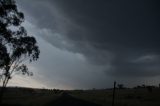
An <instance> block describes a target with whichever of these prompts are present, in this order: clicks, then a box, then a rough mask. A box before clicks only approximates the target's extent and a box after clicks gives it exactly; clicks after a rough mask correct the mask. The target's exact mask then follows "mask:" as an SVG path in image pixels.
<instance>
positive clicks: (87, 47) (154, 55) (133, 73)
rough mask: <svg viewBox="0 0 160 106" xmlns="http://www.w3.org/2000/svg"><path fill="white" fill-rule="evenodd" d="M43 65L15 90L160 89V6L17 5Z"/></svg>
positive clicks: (113, 0) (120, 1) (103, 2)
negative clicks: (144, 86)
mask: <svg viewBox="0 0 160 106" xmlns="http://www.w3.org/2000/svg"><path fill="white" fill-rule="evenodd" d="M16 1H17V3H18V8H19V10H21V11H22V12H23V13H24V15H25V22H24V23H23V25H24V26H25V28H26V29H27V31H28V35H34V36H35V37H36V38H37V41H38V44H39V47H40V50H41V54H40V59H39V60H38V61H37V62H35V63H32V64H29V68H30V69H31V70H32V71H33V72H34V76H33V77H29V78H27V77H26V78H24V77H22V76H16V77H15V80H12V81H11V82H10V85H18V86H19V85H21V86H29V87H45V88H60V89H89V88H108V87H112V85H113V81H114V80H116V81H117V82H118V83H123V84H125V85H126V86H135V85H137V84H158V83H160V30H159V29H160V20H159V19H160V13H159V11H160V7H159V5H160V1H159V0H16Z"/></svg>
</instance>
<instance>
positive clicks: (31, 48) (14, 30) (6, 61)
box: [0, 0, 40, 100]
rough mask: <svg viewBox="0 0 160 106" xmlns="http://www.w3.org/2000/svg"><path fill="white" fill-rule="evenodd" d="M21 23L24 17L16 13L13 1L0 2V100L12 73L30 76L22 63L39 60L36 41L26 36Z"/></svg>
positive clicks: (1, 0)
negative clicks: (0, 83) (0, 86)
mask: <svg viewBox="0 0 160 106" xmlns="http://www.w3.org/2000/svg"><path fill="white" fill-rule="evenodd" d="M23 21H24V15H23V13H22V12H19V11H18V9H17V6H16V3H15V1H14V0H0V81H1V82H2V88H1V92H0V100H1V99H2V96H3V92H4V89H5V87H6V86H7V84H8V81H9V80H10V79H11V78H12V75H13V73H21V74H23V75H32V72H30V71H28V68H27V66H26V64H24V61H26V60H29V61H30V62H32V61H36V60H37V59H38V58H39V54H40V51H39V48H38V46H37V42H36V39H35V38H34V37H32V36H28V35H27V31H26V30H25V28H24V27H23V26H22V25H21V23H22V22H23Z"/></svg>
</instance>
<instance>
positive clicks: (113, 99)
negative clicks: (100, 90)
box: [112, 81, 116, 106]
mask: <svg viewBox="0 0 160 106" xmlns="http://www.w3.org/2000/svg"><path fill="white" fill-rule="evenodd" d="M115 91H116V81H114V88H113V98H112V106H114V102H115Z"/></svg>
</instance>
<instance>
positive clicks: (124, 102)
mask: <svg viewBox="0 0 160 106" xmlns="http://www.w3.org/2000/svg"><path fill="white" fill-rule="evenodd" d="M112 91H113V90H112V89H105V90H66V91H61V90H45V89H28V88H9V89H8V90H6V92H5V94H4V97H3V103H4V104H10V106H13V105H15V106H18V105H19V106H49V105H50V106H52V104H51V103H54V102H55V101H56V100H58V98H61V97H62V95H63V93H64V92H65V93H67V95H70V96H66V97H65V98H63V100H64V99H66V100H65V101H67V100H71V99H72V102H73V101H75V100H77V99H78V101H80V100H83V101H87V102H89V103H95V104H99V105H101V106H111V105H112V104H111V103H112ZM68 97H69V98H71V99H67V98H68ZM73 98H74V99H73ZM75 98H77V99H75ZM59 101H61V99H59ZM67 103H68V102H67ZM78 103H79V102H78ZM54 106H55V105H54ZM115 106H160V89H159V88H153V89H152V91H148V89H147V88H137V89H116V95H115Z"/></svg>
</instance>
